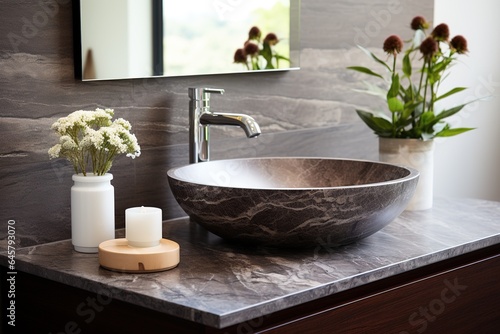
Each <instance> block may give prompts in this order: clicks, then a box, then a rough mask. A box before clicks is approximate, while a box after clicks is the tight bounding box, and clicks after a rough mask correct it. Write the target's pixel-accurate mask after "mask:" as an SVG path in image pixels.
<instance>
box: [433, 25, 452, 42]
mask: <svg viewBox="0 0 500 334" xmlns="http://www.w3.org/2000/svg"><path fill="white" fill-rule="evenodd" d="M431 36H432V37H434V39H435V40H436V41H447V40H448V39H449V38H450V29H449V28H448V25H447V24H446V23H441V24H439V25H437V26H436V27H435V28H434V30H433V31H432V33H431Z"/></svg>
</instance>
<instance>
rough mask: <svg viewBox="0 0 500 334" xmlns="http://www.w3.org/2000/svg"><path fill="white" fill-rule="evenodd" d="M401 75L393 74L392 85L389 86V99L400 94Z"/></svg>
mask: <svg viewBox="0 0 500 334" xmlns="http://www.w3.org/2000/svg"><path fill="white" fill-rule="evenodd" d="M399 87H400V85H399V75H398V74H397V73H396V74H393V76H392V82H391V87H390V88H389V91H388V92H387V100H389V99H391V98H393V97H397V96H398V94H399Z"/></svg>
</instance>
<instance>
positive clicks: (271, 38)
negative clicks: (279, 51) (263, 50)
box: [264, 32, 279, 45]
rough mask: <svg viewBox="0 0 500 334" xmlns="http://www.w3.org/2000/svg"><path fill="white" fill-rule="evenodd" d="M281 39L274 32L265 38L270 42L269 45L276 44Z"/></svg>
mask: <svg viewBox="0 0 500 334" xmlns="http://www.w3.org/2000/svg"><path fill="white" fill-rule="evenodd" d="M278 42H279V40H278V36H276V34H274V33H272V32H271V33H269V34H267V35H266V37H265V38H264V43H268V44H269V45H276V44H278Z"/></svg>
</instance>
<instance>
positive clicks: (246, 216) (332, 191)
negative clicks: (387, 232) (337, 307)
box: [168, 158, 418, 247]
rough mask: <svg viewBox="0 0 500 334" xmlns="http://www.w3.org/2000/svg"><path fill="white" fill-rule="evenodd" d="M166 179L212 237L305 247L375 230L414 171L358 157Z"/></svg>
mask: <svg viewBox="0 0 500 334" xmlns="http://www.w3.org/2000/svg"><path fill="white" fill-rule="evenodd" d="M168 177H169V182H170V185H171V188H172V192H173V194H174V196H175V198H176V199H177V201H178V203H179V205H180V206H181V207H182V208H183V209H184V211H186V212H187V213H188V215H189V216H190V217H191V219H192V220H193V221H195V222H197V223H199V224H200V225H202V226H203V227H205V228H206V229H207V230H209V231H211V232H213V233H215V234H217V235H218V236H220V237H222V238H225V239H228V240H235V241H239V242H249V243H259V244H266V245H272V246H283V247H304V246H316V245H317V244H318V239H319V238H322V237H324V236H328V242H329V243H330V244H333V245H341V244H347V243H350V242H354V241H356V240H359V239H361V238H364V237H367V236H369V235H371V234H373V233H375V232H376V231H378V230H380V229H381V228H383V227H384V226H386V225H387V224H389V223H390V222H391V221H392V220H393V219H394V218H395V217H396V216H397V215H399V214H400V213H401V212H402V211H403V210H404V208H405V206H406V203H407V202H408V200H409V199H410V198H411V196H412V195H413V191H414V189H415V186H416V183H417V180H418V172H417V171H415V170H411V169H407V168H404V167H399V166H393V165H387V164H382V163H376V162H370V161H359V160H341V159H321V158H254V159H237V160H226V161H210V162H207V163H203V164H202V165H190V166H185V167H180V168H175V169H172V170H170V171H169V172H168Z"/></svg>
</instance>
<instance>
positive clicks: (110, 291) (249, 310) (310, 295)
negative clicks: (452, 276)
mask: <svg viewBox="0 0 500 334" xmlns="http://www.w3.org/2000/svg"><path fill="white" fill-rule="evenodd" d="M65 241H66V240H64V241H58V242H65ZM498 243H500V234H495V235H492V236H489V237H485V238H481V239H476V240H473V241H471V242H467V243H463V244H460V245H457V246H454V247H450V248H446V249H442V250H439V251H436V252H433V253H429V254H426V255H423V256H418V257H414V258H410V259H407V260H403V261H400V262H397V263H392V264H389V265H386V266H382V267H379V268H376V269H373V270H369V271H366V272H363V273H360V274H357V275H352V276H349V277H345V278H343V279H340V280H336V281H333V282H329V283H325V284H322V285H319V286H315V287H311V288H307V289H304V290H301V291H299V292H296V293H290V294H288V295H285V296H281V297H277V298H273V299H270V300H267V301H263V302H261V303H257V304H255V305H251V306H248V307H245V308H240V309H237V310H234V311H232V312H228V313H224V314H214V313H210V312H207V311H204V310H197V309H194V308H192V307H188V306H184V305H180V304H176V303H174V302H169V301H166V300H161V299H158V298H155V297H152V296H145V295H141V294H140V293H138V292H135V291H130V290H127V289H123V288H118V287H110V286H108V285H107V284H104V283H101V282H99V281H96V280H91V279H88V278H83V277H80V276H78V274H77V273H73V272H71V271H59V270H54V269H51V268H45V267H40V266H39V265H36V264H33V263H30V262H28V261H23V260H22V259H16V271H21V272H26V273H28V274H32V275H35V276H39V277H42V278H46V279H49V280H52V281H55V282H59V283H62V284H66V285H69V286H72V287H75V288H79V289H83V290H85V291H88V292H91V293H96V294H102V295H106V296H109V297H112V298H113V299H116V300H120V301H123V302H127V303H131V304H134V305H136V306H141V307H144V308H147V309H152V310H155V311H159V312H162V313H165V314H168V315H171V316H174V317H178V318H181V319H184V320H189V321H193V322H196V323H200V324H203V325H208V326H212V327H216V328H225V327H228V326H231V325H235V324H238V323H241V322H244V321H248V320H251V319H254V318H258V317H262V316H267V315H270V314H272V313H274V312H277V311H281V310H283V309H286V308H290V307H294V306H298V305H300V304H303V303H306V302H309V301H314V300H316V299H319V298H323V297H327V296H331V295H333V294H335V293H339V292H342V291H346V290H349V289H352V288H355V287H359V286H362V285H365V284H368V283H371V282H376V281H378V280H382V279H385V278H388V277H391V276H395V275H398V274H401V273H404V272H407V271H410V270H413V269H418V268H421V267H424V266H426V265H430V264H433V263H437V262H440V261H443V260H445V259H450V258H453V257H456V256H460V255H464V254H467V253H470V252H473V251H476V250H480V249H482V248H486V247H489V246H493V245H495V244H498ZM40 246H43V245H36V246H31V247H26V248H24V249H31V250H34V249H36V248H37V247H40ZM0 258H1V259H2V260H1V263H0V264H1V265H3V266H7V264H6V260H7V252H1V253H0ZM75 277H77V278H79V279H78V280H75V279H74V278H75ZM137 296H141V298H137ZM138 300H139V301H140V302H137V301H138Z"/></svg>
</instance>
